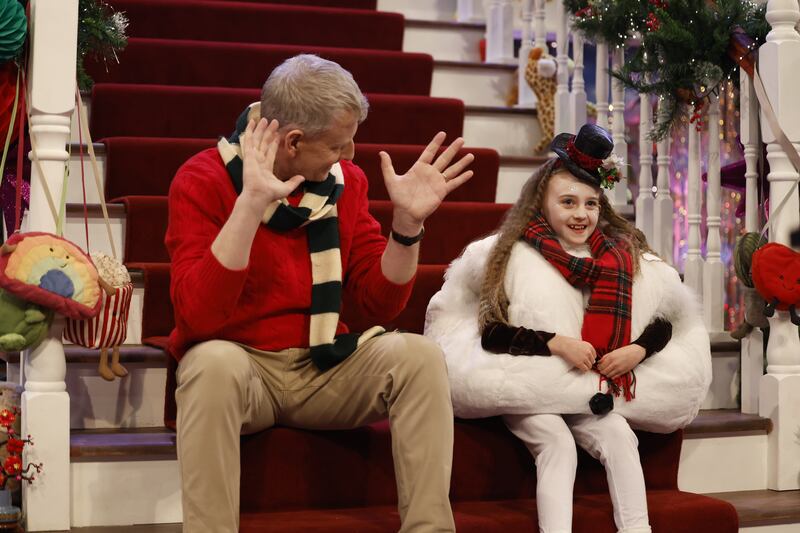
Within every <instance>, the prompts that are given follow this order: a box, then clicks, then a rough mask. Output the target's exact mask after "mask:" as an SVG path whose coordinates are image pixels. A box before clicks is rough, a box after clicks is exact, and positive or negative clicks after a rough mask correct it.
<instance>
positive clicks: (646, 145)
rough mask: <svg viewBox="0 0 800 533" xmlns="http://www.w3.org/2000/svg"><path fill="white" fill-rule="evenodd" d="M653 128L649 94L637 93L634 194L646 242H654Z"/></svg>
mask: <svg viewBox="0 0 800 533" xmlns="http://www.w3.org/2000/svg"><path fill="white" fill-rule="evenodd" d="M652 128H653V110H652V108H651V107H650V95H648V94H644V93H642V94H640V95H639V194H638V195H637V196H636V227H637V228H639V229H640V230H642V232H643V233H644V236H645V237H647V242H648V243H653V242H654V235H653V228H654V225H653V224H654V222H653V219H654V216H655V213H654V211H653V206H654V200H653V142H652V141H651V140H650V139H649V138H648V136H649V135H650V131H651V130H652Z"/></svg>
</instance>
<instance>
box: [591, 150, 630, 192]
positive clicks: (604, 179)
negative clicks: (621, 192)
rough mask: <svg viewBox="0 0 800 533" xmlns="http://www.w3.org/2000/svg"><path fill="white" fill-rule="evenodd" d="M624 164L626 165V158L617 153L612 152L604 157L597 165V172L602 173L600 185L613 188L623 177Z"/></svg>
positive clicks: (604, 187) (609, 188)
mask: <svg viewBox="0 0 800 533" xmlns="http://www.w3.org/2000/svg"><path fill="white" fill-rule="evenodd" d="M623 166H625V160H623V159H622V158H621V157H620V156H618V155H617V154H611V155H610V156H608V157H606V158H605V159H603V162H602V163H601V165H600V166H599V167H597V173H598V174H599V175H600V187H602V188H603V189H608V190H611V189H613V188H614V186H615V185H616V184H617V183H619V180H621V179H622V167H623Z"/></svg>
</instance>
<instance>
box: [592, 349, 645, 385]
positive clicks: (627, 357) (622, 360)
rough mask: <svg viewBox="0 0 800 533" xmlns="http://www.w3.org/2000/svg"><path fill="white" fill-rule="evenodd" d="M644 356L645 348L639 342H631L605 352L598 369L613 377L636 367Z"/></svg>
mask: <svg viewBox="0 0 800 533" xmlns="http://www.w3.org/2000/svg"><path fill="white" fill-rule="evenodd" d="M644 356H645V351H644V348H642V347H641V346H639V345H638V344H629V345H627V346H623V347H622V348H617V349H616V350H612V351H610V352H608V353H607V354H605V355H604V356H603V357H602V358H601V359H600V362H599V363H597V370H599V371H600V373H601V374H603V375H604V376H606V377H609V378H612V379H613V378H616V377H619V376H622V375H623V374H626V373H628V372H630V371H631V370H633V369H634V368H636V365H638V364H639V363H641V362H642V360H643V359H644Z"/></svg>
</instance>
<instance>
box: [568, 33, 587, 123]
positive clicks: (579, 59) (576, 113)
mask: <svg viewBox="0 0 800 533" xmlns="http://www.w3.org/2000/svg"><path fill="white" fill-rule="evenodd" d="M583 44H584V39H583V36H582V35H581V34H580V32H577V31H576V32H573V33H572V59H573V61H574V62H575V72H574V73H573V74H572V90H571V91H570V93H569V104H570V105H569V108H570V116H571V117H572V124H571V127H570V131H573V132H577V131H578V130H579V129H580V127H581V126H583V125H584V124H586V82H585V81H584V79H583V68H584V67H583Z"/></svg>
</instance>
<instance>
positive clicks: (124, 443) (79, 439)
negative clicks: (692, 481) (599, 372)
mask: <svg viewBox="0 0 800 533" xmlns="http://www.w3.org/2000/svg"><path fill="white" fill-rule="evenodd" d="M152 350H156V351H160V350H157V349H156V348H152ZM769 422H770V421H769V419H765V418H761V417H759V416H757V415H746V414H742V413H739V412H737V411H735V410H731V409H714V410H708V411H700V414H699V415H698V417H697V418H696V419H695V420H694V422H692V423H691V424H690V425H689V426H688V427H687V428H686V429H685V430H684V431H685V435H686V438H698V437H699V436H702V435H707V434H709V433H714V434H720V435H724V434H734V433H737V432H742V431H752V430H765V429H766V428H767V426H768V425H769ZM70 442H71V450H72V451H71V454H70V455H71V456H72V457H73V458H102V457H149V456H163V455H171V456H174V455H175V449H174V445H175V433H174V432H173V431H172V430H170V429H167V428H164V427H160V428H123V429H91V430H73V431H72V434H71V436H70Z"/></svg>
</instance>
